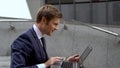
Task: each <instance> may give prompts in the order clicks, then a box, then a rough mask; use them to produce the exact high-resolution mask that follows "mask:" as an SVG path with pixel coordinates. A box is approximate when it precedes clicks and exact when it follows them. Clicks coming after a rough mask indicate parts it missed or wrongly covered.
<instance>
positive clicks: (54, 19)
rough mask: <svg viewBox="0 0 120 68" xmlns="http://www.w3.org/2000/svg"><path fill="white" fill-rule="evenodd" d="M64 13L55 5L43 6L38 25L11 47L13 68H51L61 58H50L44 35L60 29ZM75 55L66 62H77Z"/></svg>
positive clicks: (23, 34) (49, 34)
mask: <svg viewBox="0 0 120 68" xmlns="http://www.w3.org/2000/svg"><path fill="white" fill-rule="evenodd" d="M61 18H62V13H61V12H60V11H59V10H58V9H57V8H56V7H54V6H53V5H44V6H42V7H41V8H40V9H39V10H38V13H37V16H36V23H35V24H34V25H33V26H32V27H31V28H30V29H28V30H27V31H26V32H24V33H22V34H21V35H20V36H18V37H17V38H16V39H15V41H14V42H13V43H12V45H11V68H49V67H50V65H52V64H54V63H55V62H58V61H61V59H62V58H61V57H57V56H56V57H48V54H47V51H46V41H45V38H44V35H45V34H46V35H48V36H51V34H52V33H53V32H54V31H55V30H57V29H58V25H59V23H60V19H61ZM78 60H79V55H77V54H75V55H73V56H70V57H68V58H67V59H66V61H71V62H77V61H78Z"/></svg>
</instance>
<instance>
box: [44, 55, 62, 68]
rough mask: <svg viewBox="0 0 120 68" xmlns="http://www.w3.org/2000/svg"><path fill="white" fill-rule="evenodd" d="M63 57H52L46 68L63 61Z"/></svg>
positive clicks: (46, 63)
mask: <svg viewBox="0 0 120 68" xmlns="http://www.w3.org/2000/svg"><path fill="white" fill-rule="evenodd" d="M61 60H62V58H61V57H51V58H50V59H49V60H48V61H46V62H45V66H46V68H47V67H49V66H50V65H52V64H54V63H55V62H59V61H61Z"/></svg>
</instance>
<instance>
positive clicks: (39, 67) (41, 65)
mask: <svg viewBox="0 0 120 68" xmlns="http://www.w3.org/2000/svg"><path fill="white" fill-rule="evenodd" d="M37 67H38V68H45V64H44V63H43V64H37Z"/></svg>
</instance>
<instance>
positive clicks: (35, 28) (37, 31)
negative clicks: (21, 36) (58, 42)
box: [33, 24, 43, 39]
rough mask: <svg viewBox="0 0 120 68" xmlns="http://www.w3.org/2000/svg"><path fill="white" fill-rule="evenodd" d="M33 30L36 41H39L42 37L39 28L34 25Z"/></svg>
mask: <svg viewBox="0 0 120 68" xmlns="http://www.w3.org/2000/svg"><path fill="white" fill-rule="evenodd" d="M33 29H34V31H35V33H36V34H37V37H38V39H41V38H42V37H43V36H42V33H41V32H40V30H39V28H38V27H37V26H36V25H35V24H34V25H33Z"/></svg>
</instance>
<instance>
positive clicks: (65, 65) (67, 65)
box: [61, 62, 73, 68]
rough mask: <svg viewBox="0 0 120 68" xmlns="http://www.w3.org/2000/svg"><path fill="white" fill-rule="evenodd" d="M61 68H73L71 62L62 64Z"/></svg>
mask: <svg viewBox="0 0 120 68" xmlns="http://www.w3.org/2000/svg"><path fill="white" fill-rule="evenodd" d="M61 68H73V62H63V63H62V65H61Z"/></svg>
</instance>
